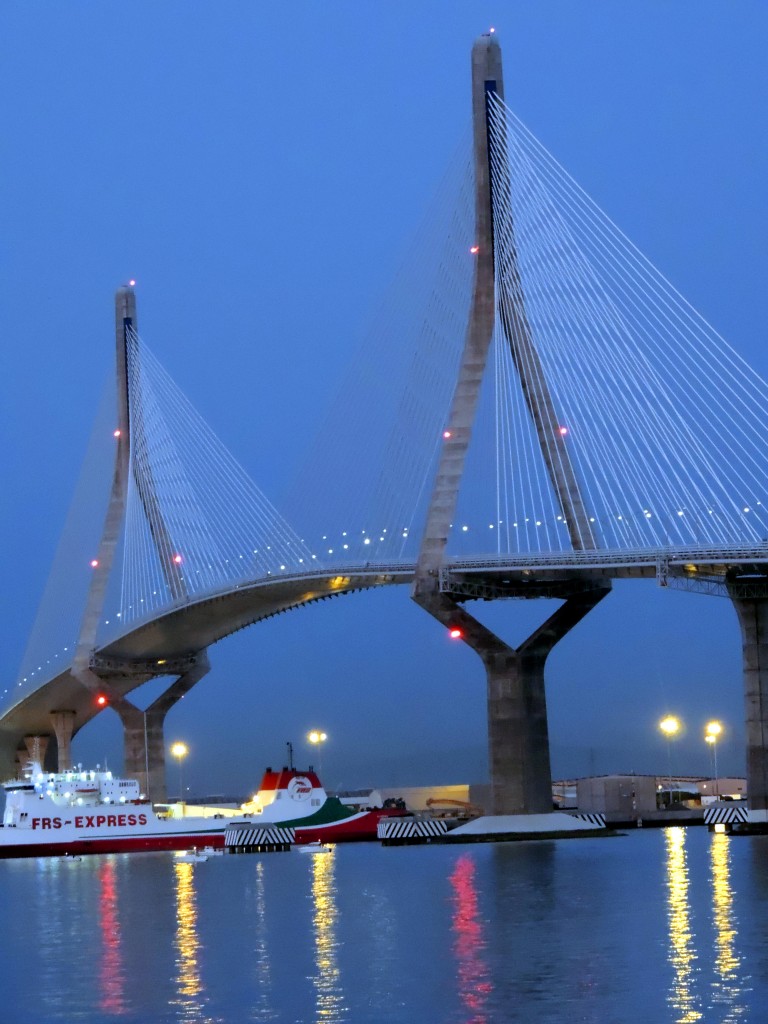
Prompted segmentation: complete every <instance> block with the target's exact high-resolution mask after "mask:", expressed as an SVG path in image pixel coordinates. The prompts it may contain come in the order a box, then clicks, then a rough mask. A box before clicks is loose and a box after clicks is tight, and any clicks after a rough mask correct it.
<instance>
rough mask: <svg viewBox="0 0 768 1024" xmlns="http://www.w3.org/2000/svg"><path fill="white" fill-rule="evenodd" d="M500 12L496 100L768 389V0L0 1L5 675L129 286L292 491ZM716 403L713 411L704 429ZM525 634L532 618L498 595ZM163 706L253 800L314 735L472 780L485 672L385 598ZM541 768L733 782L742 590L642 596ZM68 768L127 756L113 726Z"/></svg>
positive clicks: (219, 771) (195, 760)
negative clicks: (674, 726) (715, 741)
mask: <svg viewBox="0 0 768 1024" xmlns="http://www.w3.org/2000/svg"><path fill="white" fill-rule="evenodd" d="M490 25H495V27H496V29H497V31H498V33H499V39H500V41H501V43H502V46H503V50H504V58H505V79H506V96H507V102H508V103H509V104H510V106H512V108H513V109H514V110H515V111H516V112H517V113H518V114H519V115H520V116H521V117H522V118H523V120H524V121H525V122H526V123H527V124H528V126H529V127H530V128H531V129H532V130H533V131H534V132H535V133H536V134H537V135H538V137H539V138H540V139H541V140H542V141H543V142H544V143H545V144H546V145H547V146H548V147H549V148H550V150H551V151H552V152H553V153H554V154H555V155H556V156H557V157H558V159H559V160H560V161H561V162H562V163H563V164H564V165H565V167H566V168H568V170H569V171H570V172H571V173H572V174H573V175H574V177H575V178H576V179H577V180H578V181H579V182H580V183H581V184H582V185H583V186H584V187H585V188H586V189H587V191H588V192H589V193H590V194H591V195H592V196H593V198H595V199H596V201H597V202H598V203H599V204H600V205H601V206H602V207H603V208H604V209H605V210H606V211H607V212H608V213H609V214H610V216H611V217H612V218H613V219H614V220H615V221H616V222H617V223H618V224H619V225H620V226H621V228H622V229H623V230H624V231H625V232H626V233H627V234H628V235H629V236H630V238H632V239H633V240H634V241H635V242H636V243H637V244H638V245H639V246H640V248H641V249H643V250H644V251H645V253H646V254H647V255H648V256H649V257H650V258H651V260H652V261H653V262H654V263H655V264H656V265H657V266H658V267H659V268H660V269H661V270H662V271H663V272H664V273H665V274H666V275H667V276H668V277H669V278H670V279H671V281H672V282H673V283H674V284H675V285H676V286H677V287H678V288H679V289H680V290H681V291H682V293H683V294H684V295H685V296H686V297H687V298H688V299H689V300H690V301H691V302H692V303H693V304H694V305H695V306H696V307H697V308H698V309H699V310H700V312H702V313H703V315H704V316H705V317H706V318H707V319H708V320H709V321H710V322H711V323H713V324H714V325H715V327H716V328H717V329H718V330H719V331H720V332H721V333H722V334H724V335H725V337H727V338H728V339H729V340H730V342H731V343H732V344H733V345H734V346H735V347H736V348H737V349H738V350H739V351H740V352H741V353H742V354H743V355H744V356H745V357H746V358H747V359H748V360H749V361H750V362H751V363H752V365H753V366H754V367H755V368H756V369H757V370H758V371H759V372H760V373H761V374H762V375H763V376H765V375H766V374H767V373H768V354H767V353H766V349H765V345H764V333H765V314H764V309H763V305H762V299H763V296H764V294H765V289H766V284H765V282H766V279H767V278H768V260H766V256H765V237H766V226H767V221H768V218H767V216H766V215H767V213H768V204H767V201H766V186H765V182H766V181H767V180H768V143H767V142H766V133H765V96H766V94H768V65H767V64H766V60H765V52H766V42H767V36H768V32H767V30H768V8H766V6H765V4H764V3H763V2H762V0H674V2H672V0H642V2H640V0H627V2H617V0H518V2H515V3H510V2H505V3H491V2H484V0H474V2H469V0H466V2H463V3H459V2H455V0H439V2H438V0H386V2H384V0H381V2H376V3H374V2H371V0H355V2H351V0H330V2H325V3H321V2H319V0H315V2H310V0H305V2H293V3H277V2H266V0H229V2H227V3H224V4H214V3H211V2H208V3H203V2H195V0H163V2H162V3H158V2H157V0H130V2H127V0H126V2H122V3H117V2H114V0H98V2H95V0H91V2H85V0H67V2H66V3H61V2H58V0H5V2H4V3H3V5H2V9H0V93H1V94H2V97H3V99H2V103H0V111H1V112H2V113H1V115H0V116H1V117H2V139H3V159H2V162H0V196H1V197H2V231H1V245H2V249H1V258H2V270H1V274H0V288H1V289H2V292H1V294H0V317H1V318H2V319H1V321H0V323H1V325H2V338H3V344H2V353H3V356H2V374H1V375H0V380H1V381H2V413H1V415H2V420H1V421H0V422H1V429H2V448H1V451H2V482H3V502H2V512H1V514H2V537H3V545H2V552H3V553H2V570H1V571H2V574H3V578H4V587H3V591H4V595H5V597H4V600H3V630H2V639H1V641H0V671H2V677H3V680H4V684H3V685H7V682H6V681H7V680H12V679H13V678H14V677H15V675H16V671H17V668H18V663H19V660H20V658H21V655H22V652H23V649H24V646H25V642H26V638H27V634H28V632H29V629H30V626H31V623H32V621H33V619H34V615H35V611H36V606H37V602H38V600H39V597H40V594H41V592H42V589H43V586H44V584H45V580H46V577H47V573H48V569H49V567H50V564H51V560H52V557H53V552H54V549H55V546H56V542H57V539H58V537H59V534H60V531H61V528H62V525H63V522H64V518H65V516H66V512H67V508H68V503H69V499H70V496H71V492H72V489H73V486H74V482H75V479H76V477H77V474H78V471H79V467H80V464H81V461H82V458H83V455H84V452H85V446H86V443H87V439H88V436H89V432H90V428H91V424H92V421H93V417H94V414H95V408H96V404H97V401H98V396H99V392H100V388H101V385H102V382H103V380H104V379H105V377H106V375H107V374H108V373H109V371H110V365H111V359H112V355H113V327H112V316H113V312H112V302H113V293H114V289H115V288H116V287H117V286H118V285H119V284H121V283H122V282H123V281H125V280H126V279H127V278H128V277H135V278H136V279H137V281H138V288H137V293H138V298H139V304H140V308H139V316H140V324H141V331H142V334H143V335H145V336H146V338H147V339H148V340H149V342H150V343H151V345H152V347H153V349H154V351H155V352H156V354H157V355H158V356H159V357H160V358H161V359H162V361H163V363H164V364H165V366H166V367H167V368H168V369H169V370H170V372H171V373H172V375H173V376H174V378H175V379H176V381H177V382H178V383H179V384H180V385H181V387H182V388H183V389H184V390H185V392H186V393H187V395H188V396H189V397H190V399H191V400H192V401H193V402H194V403H195V405H196V407H197V408H198V409H199V411H200V412H201V413H202V415H203V416H204V418H205V419H206V420H207V421H208V423H209V424H210V425H211V426H212V427H213V428H214V430H216V431H217V433H218V434H219V436H220V437H221V438H222V440H223V441H224V442H225V443H226V444H227V445H228V446H229V447H230V449H231V450H232V451H233V452H234V454H235V455H236V456H237V457H238V458H239V459H240V461H241V462H242V463H243V464H244V465H245V466H246V467H247V469H248V470H249V471H250V473H251V474H252V475H253V477H254V478H255V480H256V481H257V483H258V484H259V485H260V486H261V487H262V489H263V490H265V491H266V493H267V494H269V495H278V494H279V493H280V492H281V491H282V490H284V489H285V488H286V487H288V486H289V485H290V482H291V479H292V474H294V473H295V472H296V468H297V466H298V465H299V463H300V456H301V453H302V451H303V445H304V443H305V441H306V439H307V436H308V435H310V434H311V431H312V429H313V426H314V423H315V421H316V420H317V418H318V416H319V414H320V411H321V410H322V407H323V403H324V402H325V401H327V400H329V398H330V397H331V396H332V395H333V393H334V388H335V385H336V383H337V381H338V380H339V379H340V376H341V374H342V372H343V370H344V368H345V366H346V363H347V360H348V358H349V356H350V353H351V351H352V346H353V344H354V340H355V338H356V337H357V334H358V330H359V328H360V326H361V325H362V324H364V322H365V320H366V317H367V316H368V315H369V313H370V311H371V310H372V309H373V308H374V307H375V305H376V303H377V301H378V299H379V297H380V296H381V295H382V293H383V292H384V290H385V288H386V286H387V284H388V281H389V279H390V277H391V274H392V271H393V268H394V267H395V265H396V263H397V258H398V253H400V252H401V251H402V250H403V248H404V246H405V245H406V244H407V240H408V238H409V235H410V234H411V233H412V232H413V230H414V229H415V227H416V225H417V223H418V221H419V218H420V216H421V214H422V212H423V210H424V208H425V207H426V205H427V203H428V201H429V198H430V195H431V192H432V191H433V190H434V188H435V184H436V182H437V181H438V180H439V178H440V176H441V173H442V171H443V169H444V167H445V165H446V163H447V161H448V159H449V157H450V155H451V153H452V152H453V150H454V147H455V144H456V142H457V140H458V139H459V137H460V135H461V133H462V129H463V128H464V127H465V125H466V123H467V120H468V116H469V75H468V65H469V51H470V47H471V45H472V42H473V40H474V38H475V37H476V36H477V35H478V34H480V33H481V32H483V31H485V30H486V29H487V28H488V27H489V26H490ZM705 418H706V409H704V408H703V409H702V419H703V420H704V419H705ZM490 616H491V621H492V622H493V624H494V625H495V626H497V627H498V628H499V629H500V630H502V631H504V632H505V635H507V636H508V637H509V638H510V639H512V640H513V641H514V640H515V639H522V637H523V636H524V635H525V633H526V629H527V628H529V627H531V628H532V627H533V625H534V624H535V623H536V622H537V621H539V620H541V619H542V618H543V617H545V610H544V608H543V607H541V606H537V605H536V603H535V602H534V603H531V604H530V605H523V604H520V603H515V602H509V603H503V604H497V605H496V606H494V607H493V608H492V609H491V610H490ZM210 653H211V661H212V664H213V671H212V672H211V674H210V675H209V676H208V677H207V678H206V679H205V680H204V682H203V683H201V684H200V685H199V687H198V688H197V689H196V690H194V691H193V692H192V694H191V695H190V696H188V697H187V698H186V699H185V700H184V701H183V702H182V704H181V705H180V706H179V707H178V708H176V709H175V710H174V711H172V712H171V715H170V717H169V720H168V724H167V737H168V739H169V741H170V740H174V739H178V738H183V739H184V740H186V741H187V742H188V744H189V746H190V748H191V754H190V757H189V761H188V764H187V767H186V772H187V776H188V781H189V782H190V784H191V785H192V786H193V788H195V789H197V790H207V791H209V792H210V791H222V790H225V789H226V790H229V791H232V790H234V791H236V792H239V791H244V790H246V789H248V788H249V787H251V786H252V785H253V784H254V782H255V781H257V780H258V778H259V776H260V772H261V769H262V767H263V766H264V764H266V763H269V762H272V763H274V762H279V761H281V760H282V758H283V751H284V743H285V741H286V740H289V739H291V740H293V741H294V743H295V745H296V748H297V754H298V759H299V760H300V761H303V760H305V759H306V758H307V756H308V751H307V746H306V744H305V742H304V735H305V733H306V731H307V730H308V729H309V728H311V727H315V726H319V727H321V728H323V729H325V730H326V731H327V732H328V734H329V737H330V738H329V741H328V743H327V747H326V750H325V752H324V755H323V761H324V764H323V767H324V774H325V777H326V781H327V783H328V784H329V785H331V786H336V785H339V784H342V785H347V786H352V785H363V784H367V783H371V784H381V785H388V784H405V783H407V782H410V783H432V782H445V783H454V782H460V781H481V780H483V779H484V778H486V774H487V768H486V763H485V698H484V691H485V681H484V676H483V672H482V668H481V664H480V662H479V660H478V659H476V657H475V656H474V655H473V654H472V653H471V652H470V651H468V650H466V649H465V648H463V647H462V646H461V645H458V646H457V645H454V644H451V643H450V642H449V641H447V639H446V637H445V635H444V632H443V630H442V629H441V628H440V627H439V626H438V625H437V624H436V623H434V622H433V621H432V620H430V619H429V618H428V617H427V616H426V615H425V614H424V612H423V611H421V610H420V609H418V608H417V607H416V606H415V605H414V604H413V603H412V602H411V601H410V600H409V597H408V593H407V590H405V589H396V588H393V589H392V590H389V591H383V592H380V593H374V594H368V595H353V596H350V597H347V598H344V599H340V600H337V601H332V602H324V603H321V604H320V605H318V606H316V607H311V608H307V609H304V610H300V611H298V612H294V613H291V614H289V615H285V616H281V617H279V618H278V619H276V620H274V621H268V622H265V623H262V624H260V625H257V626H255V627H253V628H251V629H249V630H246V631H244V632H243V633H241V634H238V635H237V636H235V637H232V638H230V639H228V640H226V641H224V642H222V643H221V644H220V645H218V646H217V647H216V648H214V649H213V650H212V651H211V652H210ZM548 699H549V706H550V728H551V739H552V748H553V771H554V774H555V775H556V776H563V775H569V774H584V773H586V772H587V771H589V770H592V769H594V770H595V771H629V770H637V771H658V772H663V771H666V766H667V759H666V758H667V754H666V750H665V748H664V745H663V743H662V741H661V740H660V739H659V737H658V734H657V730H656V722H657V720H658V718H659V716H660V715H661V713H663V712H666V711H674V712H676V713H678V714H679V715H680V716H681V717H682V718H683V719H684V721H685V722H686V725H687V735H686V736H685V737H683V738H682V739H681V740H680V741H679V743H678V745H677V747H676V749H675V752H674V758H675V764H674V770H675V771H680V772H683V771H690V772H697V771H705V770H706V769H707V765H708V751H707V750H706V749H705V746H704V744H703V742H702V739H701V734H702V728H703V724H704V722H705V721H706V720H707V718H709V717H712V716H717V717H719V718H721V719H722V720H723V721H724V723H725V724H726V737H725V739H724V741H723V744H722V747H721V764H722V765H723V767H724V768H725V769H727V770H729V771H733V772H742V771H743V764H744V754H743V727H742V719H743V697H742V684H741V660H740V641H739V633H738V627H737V623H736V618H735V614H734V612H733V610H732V609H731V607H730V605H729V604H728V602H727V601H725V600H722V599H715V598H706V597H701V596H694V595H690V594H681V593H673V592H665V591H661V590H660V589H659V588H657V587H656V586H655V585H654V584H651V583H627V584H624V585H623V586H617V587H616V589H615V592H614V593H613V594H612V595H611V596H610V597H609V598H608V599H607V600H606V601H605V602H603V604H602V605H601V606H600V607H599V608H598V609H597V610H596V611H595V612H594V613H593V614H592V615H591V616H590V617H589V618H588V619H587V620H586V621H585V622H583V623H582V624H581V625H580V626H579V627H578V628H577V629H576V630H575V631H574V632H573V633H572V634H571V635H570V636H569V637H568V638H567V639H566V640H565V641H564V642H563V643H562V644H561V645H560V646H559V647H558V648H557V649H556V651H555V653H554V654H553V656H552V657H551V659H550V662H549V672H548ZM76 755H77V756H78V757H79V758H80V759H81V760H83V761H87V762H91V761H96V760H101V761H102V762H103V760H104V758H105V757H107V758H109V762H110V764H112V765H115V766H119V764H120V761H121V756H122V752H121V738H120V730H119V727H118V725H117V720H116V716H114V715H113V714H112V713H111V712H106V713H105V714H103V715H102V716H100V719H99V720H97V721H96V722H95V723H93V724H92V725H90V726H88V727H87V728H86V729H85V730H84V731H83V733H82V735H81V736H80V737H79V739H78V740H77V745H76Z"/></svg>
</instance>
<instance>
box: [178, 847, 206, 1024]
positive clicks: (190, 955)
mask: <svg viewBox="0 0 768 1024" xmlns="http://www.w3.org/2000/svg"><path fill="white" fill-rule="evenodd" d="M195 867H196V865H195V864H187V863H184V862H183V861H181V862H180V861H175V862H174V865H173V870H174V873H175V875H176V935H175V946H176V978H175V981H176V998H175V1000H173V1002H174V1004H175V1005H176V1006H177V1007H178V1008H179V1010H180V1011H181V1012H180V1013H179V1017H178V1019H179V1020H182V1021H190V1022H193V1021H194V1022H195V1024H197V1022H200V1024H203V1022H207V1021H209V1020H210V1018H209V1017H207V1016H205V1014H204V1010H205V1003H206V1000H205V997H204V993H203V983H202V980H201V974H200V957H201V953H202V944H201V942H200V937H199V935H198V930H197V897H196V893H195Z"/></svg>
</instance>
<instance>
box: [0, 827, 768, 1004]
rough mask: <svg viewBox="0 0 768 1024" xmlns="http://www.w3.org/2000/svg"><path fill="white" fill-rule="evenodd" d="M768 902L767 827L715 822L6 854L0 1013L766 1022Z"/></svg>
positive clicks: (0, 885)
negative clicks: (432, 842) (199, 860)
mask: <svg viewBox="0 0 768 1024" xmlns="http://www.w3.org/2000/svg"><path fill="white" fill-rule="evenodd" d="M767 917H768V838H766V839H760V838H755V839H750V838H738V839H737V838H731V837H728V836H721V835H710V834H708V833H707V832H705V830H704V829H688V830H687V831H683V830H681V829H670V830H665V831H656V830H653V831H652V830H648V831H647V832H644V833H643V834H632V835H629V836H627V837H625V838H622V839H614V840H607V839H604V840H589V839H582V840H579V841H570V842H567V841H564V842H560V843H557V842H549V843H542V844H536V843H524V844H500V845H498V846H496V845H494V846H485V845H479V846H472V847H447V846H428V847H414V848H408V847H404V848H392V849H383V848H381V847H379V846H377V845H375V844H369V845H361V846H349V847H337V848H336V849H335V851H334V853H333V854H330V855H326V856H322V855H321V856H316V857H311V858H310V857H304V856H299V855H296V854H279V855H263V856H259V855H253V856H243V857H222V858H212V859H211V861H209V862H208V863H205V864H194V865H193V864H182V863H178V862H177V861H176V860H175V859H174V858H173V857H171V856H167V855H165V854H148V855H146V856H145V855H137V856H131V855H124V856H114V857H103V858H102V857H92V858H88V857H85V858H83V860H82V862H69V863H67V862H63V861H57V860H54V859H50V860H43V859H41V860H39V861H15V862H14V861H5V862H2V861H0V921H2V922H3V929H4V931H3V935H4V939H3V941H4V944H5V945H4V949H3V952H4V953H5V955H4V956H0V992H1V993H2V995H1V996H0V999H1V1000H2V1002H1V1004H0V1005H2V1010H3V1012H2V1013H0V1020H29V1021H33V1022H35V1024H73V1022H74V1021H77V1024H107V1022H108V1021H110V1020H119V1021H121V1024H149V1022H151V1024H181V1022H187V1024H209V1022H213V1021H216V1022H221V1024H230V1022H232V1024H235V1022H239V1021H249V1020H250V1021H252V1022H255V1024H267V1022H274V1024H383V1022H386V1024H413V1022H416V1021H418V1024H506V1022H507V1021H515V1022H518V1021H519V1022H521V1024H522V1022H524V1024H529V1022H531V1024H534V1022H535V1024H563V1022H565V1024H571V1022H573V1024H575V1022H577V1021H578V1022H585V1024H586V1022H588V1024H698V1022H701V1024H741V1022H746V1024H752V1022H754V1024H764V1022H765V1020H766V1019H768V1015H766V1013H765V1011H764V1007H765V1006H766V1005H768V953H767V952H766V948H765V942H764V935H765V924H764V922H765V920H766V918H767ZM21 968H23V970H22V969H21Z"/></svg>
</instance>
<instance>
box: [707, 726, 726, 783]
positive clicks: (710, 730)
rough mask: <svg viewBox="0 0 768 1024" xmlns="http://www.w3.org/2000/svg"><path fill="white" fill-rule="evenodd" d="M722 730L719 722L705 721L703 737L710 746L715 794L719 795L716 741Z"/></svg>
mask: <svg viewBox="0 0 768 1024" xmlns="http://www.w3.org/2000/svg"><path fill="white" fill-rule="evenodd" d="M722 731H723V727H722V725H721V724H720V723H719V722H707V727H706V729H705V730H704V739H705V741H706V742H707V743H708V744H709V745H710V746H711V747H712V763H713V765H714V769H715V779H714V782H715V796H716V797H719V795H720V794H719V792H718V790H719V786H718V780H717V741H718V740H719V739H720V735H721V733H722Z"/></svg>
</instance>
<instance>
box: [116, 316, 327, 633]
mask: <svg viewBox="0 0 768 1024" xmlns="http://www.w3.org/2000/svg"><path fill="white" fill-rule="evenodd" d="M128 395H129V408H130V450H131V464H130V474H129V483H128V501H127V509H126V517H125V534H124V541H123V546H122V581H121V595H120V610H119V612H117V614H116V616H115V617H116V618H117V619H119V620H121V622H122V624H123V625H126V624H128V623H130V622H132V621H134V620H136V619H137V618H145V617H147V616H149V615H151V614H155V613H156V612H158V611H159V610H162V609H163V608H165V607H167V606H168V605H169V604H171V603H173V602H175V601H179V600H181V601H183V600H186V599H188V598H190V597H194V596H197V595H199V594H203V593H209V592H216V591H219V590H222V589H227V588H228V587H230V586H232V585H236V584H238V583H241V582H245V581H251V580H258V579H263V578H266V577H270V576H279V575H280V574H284V573H291V572H293V573H295V572H301V571H303V570H306V569H309V568H311V567H316V566H317V560H316V559H314V558H313V555H312V553H311V552H310V551H309V549H308V548H307V547H306V546H305V545H304V544H303V543H302V542H301V540H300V539H299V537H298V536H297V535H296V534H295V533H294V531H293V530H292V529H291V527H290V526H289V525H288V524H287V523H286V521H285V520H284V519H283V518H282V517H281V516H280V515H279V513H278V512H277V511H276V509H275V508H274V507H273V505H271V504H270V502H269V501H268V500H267V499H266V498H265V497H264V495H263V494H262V493H261V491H260V490H259V489H258V487H257V486H256V485H255V484H254V483H253V481H252V480H251V478H250V477H249V476H248V474H247V473H246V472H245V470H244V469H243V468H242V466H240V465H239V463H238V462H237V461H236V460H235V459H234V458H233V457H232V455H231V454H230V453H229V451H228V450H227V449H226V448H225V447H224V445H223V444H222V443H221V442H220V441H219V439H218V438H217V437H216V436H215V434H214V433H213V431H212V430H211V429H210V427H208V425H207V424H206V423H205V422H204V420H203V419H202V418H201V417H200V415H199V414H198V413H197V412H196V410H195V409H194V408H193V407H192V405H191V404H190V402H189V401H188V399H187V398H186V397H185V396H184V394H183V393H182V392H181V391H180V389H179V388H178V387H177V385H176V384H175V383H174V382H173V381H172V379H171V378H170V377H169V375H168V374H167V372H166V371H165V370H164V369H163V367H162V366H161V365H160V363H159V362H158V361H157V359H156V358H155V356H154V355H153V354H152V352H151V351H150V349H149V348H148V347H147V345H146V344H145V343H144V341H142V340H140V339H139V337H138V336H137V335H136V334H135V333H133V332H131V333H130V334H129V337H128Z"/></svg>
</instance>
